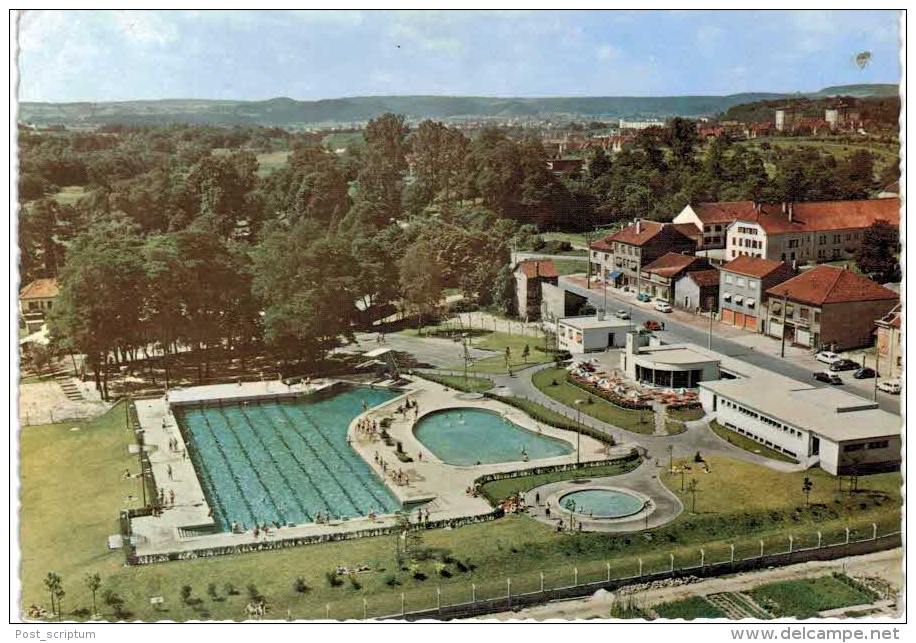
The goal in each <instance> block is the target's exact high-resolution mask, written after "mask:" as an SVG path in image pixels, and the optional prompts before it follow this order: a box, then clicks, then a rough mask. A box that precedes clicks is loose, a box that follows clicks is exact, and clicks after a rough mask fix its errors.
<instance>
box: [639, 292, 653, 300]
mask: <svg viewBox="0 0 916 643" xmlns="http://www.w3.org/2000/svg"><path fill="white" fill-rule="evenodd" d="M636 299H637V301H644V302H646V303H649V302H650V301H652V298H651V297H650V296H649V295H647V294H646V293H644V292H641V293H639V294H638V295H636Z"/></svg>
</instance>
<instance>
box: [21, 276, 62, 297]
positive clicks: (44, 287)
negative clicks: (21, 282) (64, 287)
mask: <svg viewBox="0 0 916 643" xmlns="http://www.w3.org/2000/svg"><path fill="white" fill-rule="evenodd" d="M59 293H60V289H58V287H57V279H50V278H46V279H36V280H35V281H33V282H32V283H30V284H29V285H27V286H25V287H23V289H22V290H20V291H19V298H20V299H48V298H51V297H57V295H58V294H59Z"/></svg>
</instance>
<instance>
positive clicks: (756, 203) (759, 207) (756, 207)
mask: <svg viewBox="0 0 916 643" xmlns="http://www.w3.org/2000/svg"><path fill="white" fill-rule="evenodd" d="M761 210H763V204H762V203H761V202H760V201H754V212H756V213H757V214H760V212H761Z"/></svg>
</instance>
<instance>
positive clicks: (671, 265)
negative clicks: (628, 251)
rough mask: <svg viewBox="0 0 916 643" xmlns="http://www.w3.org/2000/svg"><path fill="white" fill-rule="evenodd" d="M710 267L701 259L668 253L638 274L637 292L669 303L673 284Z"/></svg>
mask: <svg viewBox="0 0 916 643" xmlns="http://www.w3.org/2000/svg"><path fill="white" fill-rule="evenodd" d="M710 268H712V266H710V265H709V261H708V260H706V259H705V258H703V257H697V256H694V255H687V254H682V253H679V252H668V253H666V254H663V255H662V256H661V257H659V258H658V259H656V260H655V261H653V262H652V263H650V264H649V265H647V266H646V267H645V268H643V269H642V272H641V273H640V276H641V279H640V283H639V292H641V293H645V294H647V295H649V296H650V297H652V298H654V299H662V300H664V301H667V302H669V303H673V302H672V301H671V300H672V298H673V297H674V284H675V282H676V281H677V280H678V279H680V278H681V277H682V276H683V275H685V274H687V273H689V272H694V271H697V270H709V269H710Z"/></svg>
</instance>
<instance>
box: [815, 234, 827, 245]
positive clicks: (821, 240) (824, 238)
mask: <svg viewBox="0 0 916 643" xmlns="http://www.w3.org/2000/svg"><path fill="white" fill-rule="evenodd" d="M817 243H818V245H821V246H823V245H826V244H827V235H825V234H822V235H821V236H820V237H818V240H817Z"/></svg>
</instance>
